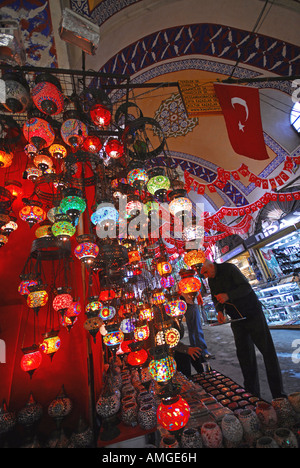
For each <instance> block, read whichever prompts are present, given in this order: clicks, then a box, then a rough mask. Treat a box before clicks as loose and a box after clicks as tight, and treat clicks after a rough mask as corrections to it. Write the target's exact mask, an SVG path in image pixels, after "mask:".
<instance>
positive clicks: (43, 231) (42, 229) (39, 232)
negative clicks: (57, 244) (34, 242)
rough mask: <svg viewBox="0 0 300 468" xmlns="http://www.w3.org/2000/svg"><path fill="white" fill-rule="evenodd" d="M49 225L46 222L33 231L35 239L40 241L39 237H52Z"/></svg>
mask: <svg viewBox="0 0 300 468" xmlns="http://www.w3.org/2000/svg"><path fill="white" fill-rule="evenodd" d="M51 226H52V225H51V224H50V223H49V221H48V222H45V224H43V225H41V226H39V227H38V228H37V229H36V230H35V233H34V234H35V237H36V238H37V239H40V238H41V237H50V236H52V233H51Z"/></svg>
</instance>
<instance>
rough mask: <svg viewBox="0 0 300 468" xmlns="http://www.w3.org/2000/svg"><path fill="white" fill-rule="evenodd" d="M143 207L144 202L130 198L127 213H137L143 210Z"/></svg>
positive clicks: (130, 214)
mask: <svg viewBox="0 0 300 468" xmlns="http://www.w3.org/2000/svg"><path fill="white" fill-rule="evenodd" d="M142 209H143V204H142V203H141V202H140V201H139V200H130V201H129V202H128V203H126V213H127V214H128V215H129V216H134V215H136V214H137V213H139V212H141V211H142Z"/></svg>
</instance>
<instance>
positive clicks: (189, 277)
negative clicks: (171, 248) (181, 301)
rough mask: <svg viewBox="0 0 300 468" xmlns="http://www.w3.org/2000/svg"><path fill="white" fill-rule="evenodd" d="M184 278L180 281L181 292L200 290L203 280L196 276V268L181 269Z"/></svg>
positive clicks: (187, 292)
mask: <svg viewBox="0 0 300 468" xmlns="http://www.w3.org/2000/svg"><path fill="white" fill-rule="evenodd" d="M179 274H180V276H181V277H182V279H181V280H180V281H179V283H178V289H179V292H180V293H181V294H189V293H193V292H197V291H200V289H201V281H200V280H199V279H198V278H195V277H194V274H195V272H194V270H180V272H179Z"/></svg>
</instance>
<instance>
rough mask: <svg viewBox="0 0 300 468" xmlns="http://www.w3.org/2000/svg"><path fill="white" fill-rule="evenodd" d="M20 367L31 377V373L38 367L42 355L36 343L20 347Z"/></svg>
mask: <svg viewBox="0 0 300 468" xmlns="http://www.w3.org/2000/svg"><path fill="white" fill-rule="evenodd" d="M22 352H23V356H22V359H21V363H20V365H21V369H22V370H23V371H24V372H27V373H28V374H29V375H30V378H32V376H33V373H34V372H35V371H36V370H37V369H38V368H39V367H40V365H41V363H42V360H43V356H42V353H41V351H40V350H39V347H38V346H37V345H32V346H30V347H28V348H23V349H22Z"/></svg>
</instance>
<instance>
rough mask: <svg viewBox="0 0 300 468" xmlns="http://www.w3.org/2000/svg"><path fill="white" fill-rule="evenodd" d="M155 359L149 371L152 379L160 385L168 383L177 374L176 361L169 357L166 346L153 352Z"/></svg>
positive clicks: (159, 347) (150, 364) (151, 362)
mask: <svg viewBox="0 0 300 468" xmlns="http://www.w3.org/2000/svg"><path fill="white" fill-rule="evenodd" d="M152 354H153V359H152V360H151V361H150V363H149V366H148V370H149V374H150V375H151V377H152V379H153V380H155V381H156V382H158V383H163V382H167V381H168V380H170V379H171V378H172V377H173V375H174V374H175V372H176V369H177V365H176V361H175V359H174V358H173V357H172V356H170V355H168V353H167V351H166V349H165V347H164V346H158V347H156V348H154V349H153V350H152Z"/></svg>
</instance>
